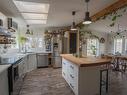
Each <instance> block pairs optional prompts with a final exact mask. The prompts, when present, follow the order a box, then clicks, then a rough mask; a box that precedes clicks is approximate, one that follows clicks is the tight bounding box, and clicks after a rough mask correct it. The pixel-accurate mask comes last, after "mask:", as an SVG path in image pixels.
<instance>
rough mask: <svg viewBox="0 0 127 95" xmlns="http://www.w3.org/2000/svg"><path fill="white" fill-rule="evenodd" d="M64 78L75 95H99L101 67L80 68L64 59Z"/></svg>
mask: <svg viewBox="0 0 127 95" xmlns="http://www.w3.org/2000/svg"><path fill="white" fill-rule="evenodd" d="M62 76H63V77H64V79H65V80H66V82H67V83H68V84H69V86H70V88H71V89H72V91H73V92H74V93H75V95H98V94H99V87H100V86H99V85H100V80H99V79H100V67H99V66H91V67H80V66H78V65H76V64H75V63H72V62H70V61H68V60H66V59H64V58H62Z"/></svg>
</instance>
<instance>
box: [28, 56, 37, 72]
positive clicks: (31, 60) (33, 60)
mask: <svg viewBox="0 0 127 95" xmlns="http://www.w3.org/2000/svg"><path fill="white" fill-rule="evenodd" d="M27 62H28V72H30V71H32V70H35V69H37V57H36V54H29V55H28V61H27Z"/></svg>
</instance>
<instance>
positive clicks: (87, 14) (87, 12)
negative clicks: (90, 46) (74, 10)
mask: <svg viewBox="0 0 127 95" xmlns="http://www.w3.org/2000/svg"><path fill="white" fill-rule="evenodd" d="M89 1H90V0H85V2H86V9H87V11H86V13H85V19H84V22H83V24H91V23H92V21H91V18H90V13H89V11H88V2H89Z"/></svg>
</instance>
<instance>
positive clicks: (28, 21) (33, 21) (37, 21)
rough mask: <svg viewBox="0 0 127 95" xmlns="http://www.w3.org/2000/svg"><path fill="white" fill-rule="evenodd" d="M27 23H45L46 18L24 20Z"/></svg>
mask: <svg viewBox="0 0 127 95" xmlns="http://www.w3.org/2000/svg"><path fill="white" fill-rule="evenodd" d="M26 22H27V24H46V22H47V21H46V20H26Z"/></svg>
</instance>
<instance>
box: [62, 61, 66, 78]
mask: <svg viewBox="0 0 127 95" xmlns="http://www.w3.org/2000/svg"><path fill="white" fill-rule="evenodd" d="M62 76H63V77H64V79H65V80H67V62H66V60H64V59H62Z"/></svg>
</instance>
